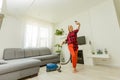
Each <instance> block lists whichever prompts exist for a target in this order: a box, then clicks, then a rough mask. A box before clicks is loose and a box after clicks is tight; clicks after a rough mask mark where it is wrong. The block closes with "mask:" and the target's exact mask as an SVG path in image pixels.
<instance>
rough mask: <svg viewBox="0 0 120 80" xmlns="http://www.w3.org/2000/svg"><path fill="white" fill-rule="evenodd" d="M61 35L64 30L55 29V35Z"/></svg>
mask: <svg viewBox="0 0 120 80" xmlns="http://www.w3.org/2000/svg"><path fill="white" fill-rule="evenodd" d="M63 33H64V30H63V29H60V30H59V29H56V31H55V35H58V36H59V35H63Z"/></svg>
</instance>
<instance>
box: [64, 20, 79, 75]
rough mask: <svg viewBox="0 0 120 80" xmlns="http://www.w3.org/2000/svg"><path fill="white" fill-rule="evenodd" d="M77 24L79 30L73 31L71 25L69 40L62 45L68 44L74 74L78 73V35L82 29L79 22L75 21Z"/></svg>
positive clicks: (69, 27)
mask: <svg viewBox="0 0 120 80" xmlns="http://www.w3.org/2000/svg"><path fill="white" fill-rule="evenodd" d="M75 24H76V25H77V27H78V28H77V29H75V30H73V26H72V25H69V26H68V31H69V33H68V35H67V39H66V40H65V41H63V43H62V45H63V44H64V43H67V44H68V49H69V52H70V54H71V57H72V66H73V72H74V73H76V72H77V69H76V65H77V57H78V56H77V55H78V43H77V33H78V31H79V29H80V23H79V22H78V21H75Z"/></svg>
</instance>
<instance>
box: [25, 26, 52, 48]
mask: <svg viewBox="0 0 120 80" xmlns="http://www.w3.org/2000/svg"><path fill="white" fill-rule="evenodd" d="M43 26H44V27H43ZM51 44H52V27H51V26H46V25H35V24H32V25H31V24H27V26H26V30H25V45H24V47H25V48H34V47H37V48H39V47H49V48H50V47H51Z"/></svg>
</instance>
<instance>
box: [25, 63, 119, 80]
mask: <svg viewBox="0 0 120 80" xmlns="http://www.w3.org/2000/svg"><path fill="white" fill-rule="evenodd" d="M77 69H78V70H79V72H77V73H73V72H72V66H71V63H69V64H67V65H64V66H62V72H61V73H60V72H57V71H53V72H46V68H45V67H42V68H40V71H39V75H38V76H36V77H33V78H29V79H26V80H120V68H114V67H105V66H85V65H81V64H78V65H77Z"/></svg>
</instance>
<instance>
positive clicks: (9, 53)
mask: <svg viewBox="0 0 120 80" xmlns="http://www.w3.org/2000/svg"><path fill="white" fill-rule="evenodd" d="M14 58H15V52H14V48H6V49H4V52H3V59H5V60H9V59H14Z"/></svg>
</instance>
